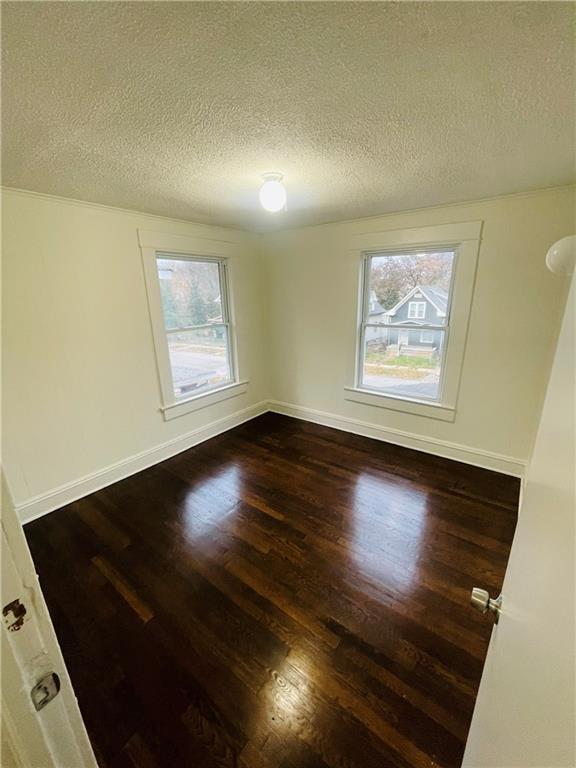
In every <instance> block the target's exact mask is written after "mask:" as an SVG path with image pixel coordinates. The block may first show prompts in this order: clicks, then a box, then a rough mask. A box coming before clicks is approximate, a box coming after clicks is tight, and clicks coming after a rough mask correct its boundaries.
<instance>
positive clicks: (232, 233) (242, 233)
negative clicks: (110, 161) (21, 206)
mask: <svg viewBox="0 0 576 768" xmlns="http://www.w3.org/2000/svg"><path fill="white" fill-rule="evenodd" d="M0 191H1V192H2V194H6V193H10V194H11V195H20V196H22V197H32V198H38V199H39V200H47V201H48V202H56V203H66V204H68V205H75V206H79V207H81V208H96V209H97V210H103V211H109V212H110V213H122V214H124V215H125V216H138V217H139V218H144V219H151V220H156V221H169V222H171V223H173V224H185V225H187V226H189V227H190V226H192V227H194V228H195V229H196V230H202V229H203V230H205V232H206V235H207V236H209V235H210V234H212V235H213V234H214V229H218V230H222V231H224V232H225V234H226V236H227V237H228V236H229V237H232V238H235V239H234V242H240V241H242V242H243V241H244V239H245V238H247V237H250V236H251V235H252V234H253V232H251V231H250V230H248V229H242V228H241V227H232V226H230V225H227V224H206V223H204V222H201V221H197V220H196V219H179V218H175V217H174V216H164V215H162V214H161V213H150V212H149V211H139V210H137V209H136V208H122V207H121V206H116V205H107V204H106V203H97V202H94V201H93V200H79V199H78V198H76V197H62V195H51V194H49V193H47V192H34V190H32V189H21V188H20V187H8V186H3V185H0Z"/></svg>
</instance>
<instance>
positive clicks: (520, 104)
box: [2, 2, 576, 230]
mask: <svg viewBox="0 0 576 768" xmlns="http://www.w3.org/2000/svg"><path fill="white" fill-rule="evenodd" d="M575 10H576V5H575V4H574V3H548V2H542V3H539V2H528V3H519V2H511V3H508V2H494V3H490V2H479V3H476V2H446V3H443V2H424V3H384V2H367V3H364V2H350V3H349V2H341V3H311V2H288V3H284V2H270V3H259V2H239V3H228V2H207V3H204V2H174V3H171V2H122V3H116V2H63V3H60V2H3V3H2V13H3V30H2V33H3V56H4V67H3V105H2V106H3V133H4V136H3V183H4V184H5V185H7V186H14V187H20V188H24V189H31V190H36V191H40V192H46V193H51V194H55V195H62V196H64V197H73V198H78V199H82V200H89V201H94V202H99V203H106V204H108V205H114V206H120V207H124V208H132V209H136V210H140V211H147V212H150V213H157V214H162V215H167V216H171V217H177V218H185V219H191V220H195V221H201V222H207V223H217V224H226V225H232V226H239V227H242V228H246V229H255V230H265V229H274V228H281V227H285V226H295V225H302V224H310V223H319V222H325V221H334V220H337V219H344V218H353V217H359V216H369V215H374V214H381V213H386V212H389V211H397V210H404V209H409V208H415V207H421V206H427V205H435V204H439V203H448V202H458V201H462V200H471V199H476V198H480V197H486V196H491V195H498V194H503V193H508V192H517V191H524V190H529V189H534V188H538V187H546V186H554V185H560V184H565V183H569V182H571V181H573V179H574V170H575V169H574V142H573V139H574V130H575V125H574V123H575V119H574V118H575V101H574V88H575V75H574V55H575V44H574V40H575V30H576V27H575ZM265 171H281V172H284V174H285V176H286V186H287V188H288V194H289V209H288V210H287V211H285V212H282V213H279V214H267V213H266V212H264V211H262V210H260V208H259V205H258V202H257V192H258V187H259V183H260V174H261V173H263V172H265Z"/></svg>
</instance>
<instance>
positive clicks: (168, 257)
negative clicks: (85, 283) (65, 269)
mask: <svg viewBox="0 0 576 768" xmlns="http://www.w3.org/2000/svg"><path fill="white" fill-rule="evenodd" d="M138 236H139V239H140V247H141V249H142V262H143V266H144V276H145V279H146V291H147V294H148V306H149V309H150V320H151V325H152V335H153V339H154V348H155V352H156V362H157V366H158V379H159V383H160V390H161V394H162V403H161V406H160V410H161V411H162V413H163V414H164V418H165V419H173V418H175V417H177V416H181V415H184V414H186V413H189V412H191V411H196V410H198V409H199V408H204V407H207V406H210V405H214V404H216V403H218V402H220V401H221V400H225V399H227V398H229V397H234V396H236V395H239V394H243V393H244V392H246V391H247V384H248V382H247V381H239V379H238V374H237V367H236V357H235V343H234V341H235V340H234V333H233V327H232V322H231V306H230V299H229V290H228V289H229V280H228V274H229V265H230V261H231V259H230V258H229V257H234V256H236V254H238V253H239V251H238V247H237V246H236V245H235V244H234V243H228V242H220V241H211V240H207V239H200V238H189V237H187V236H182V235H170V234H162V233H155V232H148V231H146V230H139V232H138ZM185 249H186V250H185Z"/></svg>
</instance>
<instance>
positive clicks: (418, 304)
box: [408, 301, 426, 320]
mask: <svg viewBox="0 0 576 768" xmlns="http://www.w3.org/2000/svg"><path fill="white" fill-rule="evenodd" d="M408 317H409V318H410V320H423V319H424V318H425V317H426V302H425V301H411V302H410V303H409V304H408Z"/></svg>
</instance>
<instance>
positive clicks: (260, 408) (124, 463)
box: [16, 400, 268, 523]
mask: <svg viewBox="0 0 576 768" xmlns="http://www.w3.org/2000/svg"><path fill="white" fill-rule="evenodd" d="M267 410H268V403H267V401H266V400H263V401H261V402H259V403H256V404H255V405H251V406H249V407H248V408H243V409H242V410H240V411H236V413H233V414H231V415H230V416H225V417H224V418H222V419H218V420H217V421H213V422H212V423H211V424H207V425H206V426H205V427H199V428H198V429H194V430H192V432H188V433H187V434H185V435H181V436H180V437H176V438H174V439H172V440H168V441H167V442H165V443H161V444H160V445H157V446H155V447H154V448H150V449H149V450H147V451H142V452H141V453H137V454H134V455H133V456H130V457H128V458H127V459H122V460H121V461H118V462H116V463H115V464H110V465H109V466H107V467H104V469H101V470H99V471H97V472H92V473H91V474H89V475H85V476H84V477H81V478H79V479H78V480H73V481H72V482H70V483H65V484H64V485H61V486H60V487H59V488H54V489H53V490H51V491H48V492H47V493H43V494H40V495H39V496H35V497H34V498H32V499H29V500H28V501H25V502H24V503H22V504H17V505H16V512H17V513H18V516H19V518H20V520H21V521H22V523H29V522H30V521H31V520H35V519H36V518H37V517H42V515H45V514H46V513H47V512H52V511H53V510H55V509H59V508H60V507H63V506H65V505H66V504H70V503H71V502H72V501H76V500H77V499H81V498H82V497H83V496H87V495H88V494H89V493H94V491H98V490H100V488H104V487H106V486H107V485H111V484H112V483H116V482H117V481H118V480H122V479H124V478H125V477H129V476H130V475H133V474H135V473H136V472H141V471H142V470H143V469H147V468H148V467H151V466H153V465H154V464H158V463H159V462H160V461H164V460H165V459H169V458H170V457H171V456H175V455H176V454H177V453H181V452H182V451H186V450H188V448H192V446H194V445H198V443H203V442H204V441H205V440H209V439H210V438H211V437H215V436H216V435H220V434H221V433H222V432H226V431H227V430H229V429H233V428H234V427H237V426H238V425H239V424H243V423H244V422H245V421H249V420H250V419H253V418H255V417H256V416H260V415H261V414H263V413H266V411H267Z"/></svg>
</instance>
